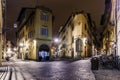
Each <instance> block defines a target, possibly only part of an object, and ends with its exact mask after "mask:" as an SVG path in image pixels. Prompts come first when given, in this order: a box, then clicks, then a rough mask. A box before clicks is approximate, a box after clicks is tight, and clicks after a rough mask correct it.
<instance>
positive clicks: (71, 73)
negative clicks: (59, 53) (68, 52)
mask: <svg viewBox="0 0 120 80" xmlns="http://www.w3.org/2000/svg"><path fill="white" fill-rule="evenodd" d="M81 64H82V65H81ZM3 65H9V66H14V67H18V68H19V71H20V72H21V73H22V74H23V77H24V78H25V80H95V78H94V74H93V73H92V71H91V69H90V61H89V60H80V61H74V62H68V61H52V62H35V61H15V62H9V63H8V62H4V63H3Z"/></svg>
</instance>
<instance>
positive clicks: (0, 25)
mask: <svg viewBox="0 0 120 80" xmlns="http://www.w3.org/2000/svg"><path fill="white" fill-rule="evenodd" d="M2 17H3V16H2V0H0V45H2V26H3V25H2V23H3V22H2ZM1 60H2V46H0V66H1Z"/></svg>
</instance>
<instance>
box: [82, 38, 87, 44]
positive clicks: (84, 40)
mask: <svg viewBox="0 0 120 80" xmlns="http://www.w3.org/2000/svg"><path fill="white" fill-rule="evenodd" d="M86 42H87V38H86V37H85V38H83V43H84V45H85V44H86Z"/></svg>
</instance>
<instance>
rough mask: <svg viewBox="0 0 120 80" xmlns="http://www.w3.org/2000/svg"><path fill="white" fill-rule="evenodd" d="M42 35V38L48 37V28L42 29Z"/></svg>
mask: <svg viewBox="0 0 120 80" xmlns="http://www.w3.org/2000/svg"><path fill="white" fill-rule="evenodd" d="M40 34H41V35H42V36H48V28H44V27H42V28H40Z"/></svg>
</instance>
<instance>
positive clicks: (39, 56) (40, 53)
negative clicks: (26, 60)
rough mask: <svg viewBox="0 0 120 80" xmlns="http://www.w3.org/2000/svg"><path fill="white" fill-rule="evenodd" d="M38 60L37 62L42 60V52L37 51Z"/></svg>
mask: <svg viewBox="0 0 120 80" xmlns="http://www.w3.org/2000/svg"><path fill="white" fill-rule="evenodd" d="M38 60H39V61H41V60H42V52H41V51H39V53H38Z"/></svg>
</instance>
